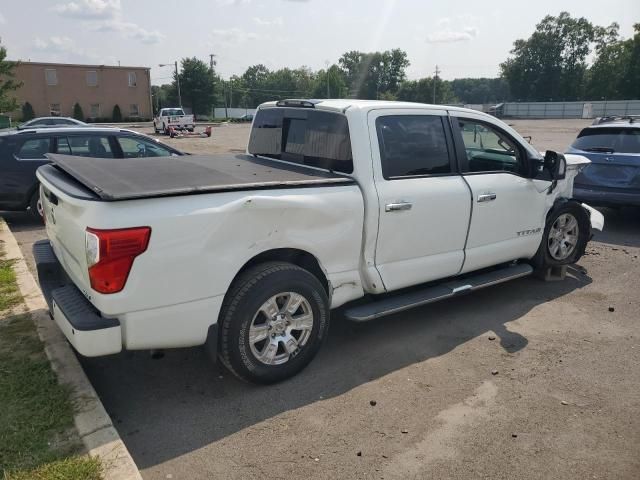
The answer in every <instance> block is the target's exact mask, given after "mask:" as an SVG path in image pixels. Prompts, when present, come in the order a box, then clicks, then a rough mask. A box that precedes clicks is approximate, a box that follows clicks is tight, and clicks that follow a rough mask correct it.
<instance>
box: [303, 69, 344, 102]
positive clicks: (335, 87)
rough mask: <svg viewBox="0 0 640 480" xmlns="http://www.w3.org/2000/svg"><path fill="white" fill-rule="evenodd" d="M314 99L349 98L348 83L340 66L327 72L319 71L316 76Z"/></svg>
mask: <svg viewBox="0 0 640 480" xmlns="http://www.w3.org/2000/svg"><path fill="white" fill-rule="evenodd" d="M312 91H313V94H312V96H313V98H344V97H346V96H347V92H348V89H347V83H346V82H345V79H344V75H343V73H342V70H340V67H339V66H338V65H331V66H330V67H329V68H328V69H327V70H318V72H316V74H315V76H314V82H313V90H312Z"/></svg>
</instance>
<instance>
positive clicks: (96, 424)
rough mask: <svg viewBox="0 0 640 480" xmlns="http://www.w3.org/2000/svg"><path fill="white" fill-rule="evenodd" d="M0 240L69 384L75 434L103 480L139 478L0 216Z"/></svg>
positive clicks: (54, 361) (54, 360)
mask: <svg viewBox="0 0 640 480" xmlns="http://www.w3.org/2000/svg"><path fill="white" fill-rule="evenodd" d="M0 243H2V245H3V247H4V251H5V255H6V258H7V259H11V260H14V262H15V263H14V264H13V269H14V271H15V273H16V277H17V281H18V286H19V287H20V293H22V296H23V298H24V303H25V304H26V306H27V309H28V310H29V312H30V314H31V317H32V318H33V321H34V323H35V324H36V328H37V331H38V336H39V337H40V340H41V341H42V343H43V344H44V350H45V353H46V354H47V357H48V358H49V361H50V362H51V367H52V368H53V371H54V372H55V373H56V375H57V377H58V381H59V382H60V383H61V384H63V385H68V386H69V387H71V392H72V393H71V400H72V402H73V404H74V406H75V413H74V423H75V426H76V429H77V430H78V434H79V435H80V438H81V439H82V442H83V443H84V446H85V448H86V449H87V452H88V454H89V455H91V456H97V457H99V458H100V460H101V461H102V465H103V467H104V471H103V475H104V479H105V480H142V477H141V475H140V472H139V471H138V468H137V467H136V464H135V462H134V461H133V458H131V455H130V454H129V451H128V450H127V447H125V445H124V443H123V442H122V439H121V438H120V435H119V434H118V432H117V430H116V429H115V428H114V426H113V423H112V422H111V418H110V417H109V414H108V413H107V411H106V410H105V409H104V406H103V405H102V402H101V401H100V399H99V398H98V395H97V394H96V391H95V390H94V389H93V386H92V385H91V383H90V382H89V379H88V378H87V376H86V375H85V373H84V371H83V370H82V367H81V366H80V363H79V362H78V359H77V358H76V356H75V354H74V353H73V351H72V350H71V346H70V345H69V343H68V342H67V340H66V338H65V337H64V335H63V333H62V332H61V331H60V329H59V328H58V326H57V325H56V324H55V322H53V321H52V320H51V318H50V317H49V313H48V311H49V308H48V306H47V302H46V301H45V299H44V297H43V296H42V292H41V291H40V287H39V286H38V283H37V282H36V280H35V279H34V278H33V275H31V272H30V271H29V268H28V267H27V263H26V262H25V259H24V257H23V256H22V252H21V251H20V247H19V246H18V242H17V241H16V239H15V237H14V236H13V233H11V230H9V227H8V226H7V224H6V223H5V222H4V220H3V219H2V218H0Z"/></svg>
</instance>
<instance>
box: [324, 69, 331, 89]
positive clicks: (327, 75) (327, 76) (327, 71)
mask: <svg viewBox="0 0 640 480" xmlns="http://www.w3.org/2000/svg"><path fill="white" fill-rule="evenodd" d="M324 65H325V67H326V69H327V98H331V96H330V95H331V94H330V92H329V60H325V62H324Z"/></svg>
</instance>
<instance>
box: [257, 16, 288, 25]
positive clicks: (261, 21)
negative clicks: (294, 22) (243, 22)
mask: <svg viewBox="0 0 640 480" xmlns="http://www.w3.org/2000/svg"><path fill="white" fill-rule="evenodd" d="M253 22H254V23H255V24H256V25H261V26H273V25H284V21H283V20H282V17H276V18H273V19H268V18H260V17H253Z"/></svg>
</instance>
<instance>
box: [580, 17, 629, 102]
mask: <svg viewBox="0 0 640 480" xmlns="http://www.w3.org/2000/svg"><path fill="white" fill-rule="evenodd" d="M634 30H635V35H634V36H633V37H632V38H630V39H627V40H621V39H619V38H618V25H617V24H614V25H613V28H611V29H610V30H609V31H606V32H605V34H604V35H603V39H604V40H602V41H601V42H600V43H599V44H598V46H597V47H596V58H595V60H594V62H593V65H592V66H591V68H590V69H589V74H588V77H589V81H588V87H587V93H588V95H589V97H590V98H593V99H600V98H603V97H604V98H607V99H611V100H616V99H617V100H629V99H637V98H640V24H635V25H634Z"/></svg>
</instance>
